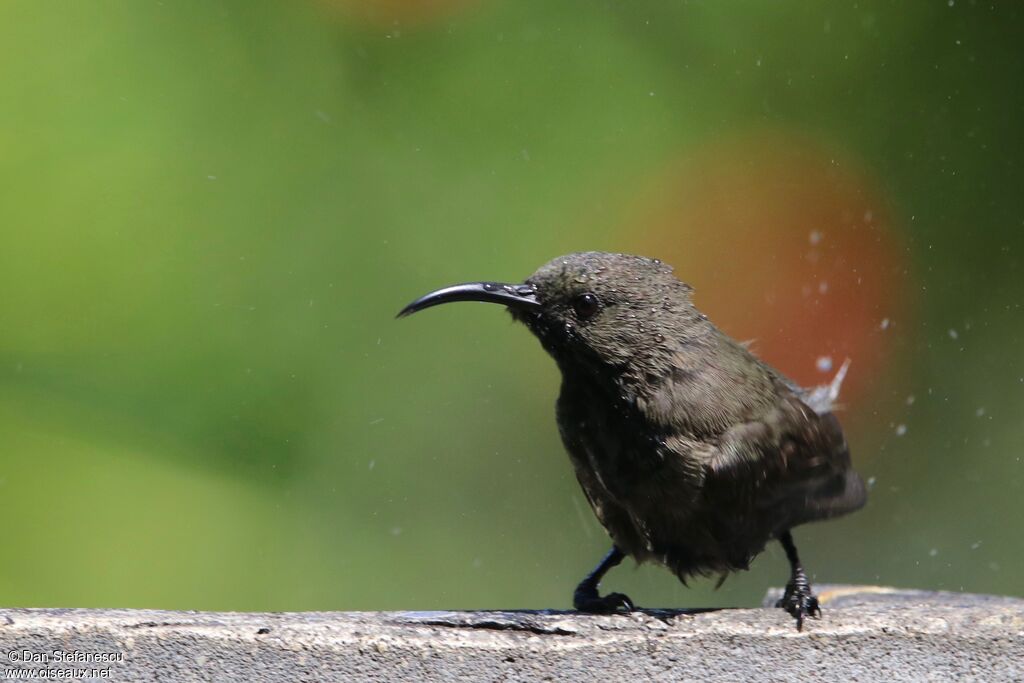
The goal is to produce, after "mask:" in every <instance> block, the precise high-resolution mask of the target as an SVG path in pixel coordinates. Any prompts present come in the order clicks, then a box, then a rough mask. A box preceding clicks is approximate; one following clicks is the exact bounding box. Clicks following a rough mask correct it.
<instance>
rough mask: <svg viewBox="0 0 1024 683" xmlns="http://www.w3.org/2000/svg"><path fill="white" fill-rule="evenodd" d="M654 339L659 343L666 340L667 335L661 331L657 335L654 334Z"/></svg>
mask: <svg viewBox="0 0 1024 683" xmlns="http://www.w3.org/2000/svg"><path fill="white" fill-rule="evenodd" d="M654 341H656V342H658V343H659V344H660V343H662V342H663V341H665V335H663V334H661V333H660V332H659V333H657V334H656V335H654Z"/></svg>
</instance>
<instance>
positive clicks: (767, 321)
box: [631, 133, 909, 404]
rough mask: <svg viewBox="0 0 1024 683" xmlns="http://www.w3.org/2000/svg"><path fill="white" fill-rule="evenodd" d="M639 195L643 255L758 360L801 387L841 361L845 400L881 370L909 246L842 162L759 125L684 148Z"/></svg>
mask: <svg viewBox="0 0 1024 683" xmlns="http://www.w3.org/2000/svg"><path fill="white" fill-rule="evenodd" d="M644 204H645V206H644V208H643V209H642V210H641V214H642V219H641V220H640V221H639V225H641V226H642V227H641V230H642V231H643V232H642V233H641V235H640V236H639V242H640V243H641V245H642V247H643V248H642V253H645V254H647V255H650V256H657V257H658V258H661V259H662V260H664V261H667V262H668V263H671V264H672V265H674V266H675V268H676V274H677V275H678V276H679V278H680V279H681V280H684V281H686V282H689V283H690V284H692V285H693V286H694V287H695V289H696V294H695V301H696V303H697V306H698V307H699V308H700V309H701V310H702V311H704V312H705V313H707V314H708V316H709V317H710V318H711V319H712V320H713V321H714V322H715V323H716V324H717V325H718V326H719V327H720V328H722V329H723V330H724V331H725V332H727V333H728V334H729V335H731V336H733V337H735V338H736V339H740V340H747V339H753V340H754V344H753V347H752V348H753V350H754V352H755V353H757V355H758V356H760V357H761V358H764V359H765V360H766V361H768V362H769V363H771V364H772V365H774V366H775V367H777V368H779V369H780V370H781V371H783V372H784V373H786V374H787V375H789V376H790V377H791V378H792V379H794V380H796V381H797V382H799V383H801V384H803V385H813V384H821V383H824V382H826V381H828V380H829V379H831V377H832V375H833V374H834V373H835V370H836V369H838V367H839V366H840V365H841V364H842V362H843V360H844V359H845V358H847V357H849V358H851V359H852V360H853V364H852V366H851V368H850V373H849V375H848V377H847V381H846V383H845V384H844V386H843V391H842V394H841V398H840V401H841V402H842V403H845V404H851V403H853V402H855V401H856V400H857V398H858V397H859V396H860V395H861V394H862V393H863V390H864V389H865V387H866V386H869V385H872V384H874V383H875V381H874V380H875V378H877V377H878V376H879V373H882V372H884V371H885V368H886V363H887V360H888V358H889V356H890V355H891V351H892V348H893V336H894V335H893V329H894V328H895V327H896V326H904V325H907V324H908V322H907V320H906V311H907V305H906V304H907V293H908V287H907V285H908V282H909V278H908V276H907V274H906V267H907V264H906V260H907V252H906V249H905V247H904V245H903V244H902V241H901V240H900V238H899V236H898V235H897V234H896V233H895V231H894V230H893V227H892V222H891V218H890V215H889V211H888V207H887V204H886V202H885V200H884V198H883V197H882V196H881V194H880V193H879V192H877V191H876V190H875V189H874V186H873V184H872V182H871V181H870V179H869V178H867V177H866V176H865V175H864V174H863V173H861V172H860V171H859V170H858V169H856V168H855V167H854V165H853V164H852V163H851V162H850V160H848V159H841V158H839V157H837V156H836V155H833V154H830V153H829V152H827V151H825V150H824V149H822V148H821V147H820V146H818V145H816V144H814V143H813V142H811V141H809V140H806V139H803V138H799V137H795V136H788V135H780V134H776V133H769V134H765V133H762V134H759V135H757V136H752V137H749V138H744V139H737V140H734V141H731V142H727V143H716V144H713V145H708V146H706V147H704V148H702V149H700V150H698V151H696V152H694V153H692V154H688V155H687V156H686V158H685V159H684V160H683V161H682V162H680V163H679V164H678V165H677V166H676V167H675V168H673V169H672V170H671V171H670V172H669V173H668V174H667V175H666V176H665V178H664V180H663V181H661V182H659V183H658V187H657V188H655V189H654V191H653V193H652V194H651V195H649V196H648V198H647V200H646V201H645V202H644ZM634 225H635V224H634ZM631 237H632V238H633V239H631V243H636V239H635V238H636V237H637V236H636V235H632V236H631Z"/></svg>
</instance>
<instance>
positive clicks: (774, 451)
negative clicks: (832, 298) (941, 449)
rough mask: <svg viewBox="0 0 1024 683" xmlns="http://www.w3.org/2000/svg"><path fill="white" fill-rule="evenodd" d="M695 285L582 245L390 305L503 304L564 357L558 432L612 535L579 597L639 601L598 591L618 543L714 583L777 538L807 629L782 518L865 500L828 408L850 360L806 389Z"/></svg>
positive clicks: (582, 602)
mask: <svg viewBox="0 0 1024 683" xmlns="http://www.w3.org/2000/svg"><path fill="white" fill-rule="evenodd" d="M692 291H693V290H692V288H691V287H690V286H689V285H687V284H685V283H683V282H680V281H679V280H677V279H676V278H675V276H674V275H673V274H672V269H671V268H670V267H669V266H667V265H665V264H663V263H662V262H661V261H658V260H654V259H648V258H642V257H639V256H627V255H622V254H606V253H602V252H586V253H577V254H569V255H567V256H562V257H560V258H556V259H555V260H553V261H551V262H550V263H548V264H547V265H544V266H542V267H541V268H540V270H538V271H537V272H536V273H534V274H533V275H531V276H530V277H529V278H527V280H526V282H525V283H523V284H521V285H514V284H502V283H497V282H471V283H467V284H461V285H454V286H452V287H445V288H444V289H439V290H437V291H435V292H431V293H430V294H427V295H426V296H424V297H421V298H419V299H417V300H416V301H413V302H412V303H411V304H409V305H408V306H406V307H405V308H404V309H402V311H401V313H399V317H402V316H405V315H409V314H410V313H415V312H416V311H421V310H423V309H425V308H429V307H431V306H436V305H437V304H443V303H448V302H451V301H486V302H491V303H498V304H504V305H505V306H507V307H508V309H509V311H510V312H511V313H512V316H513V318H515V319H516V320H518V321H520V322H522V323H523V324H525V325H526V326H527V327H528V328H529V329H530V330H531V331H532V332H533V333H534V334H535V335H536V336H537V338H538V339H539V340H540V343H541V344H542V345H543V346H544V348H545V349H546V350H547V352H548V353H549V354H551V356H552V357H553V358H554V359H555V361H556V362H557V363H558V367H559V368H560V369H561V371H562V388H561V393H560V395H559V397H558V404H557V417H558V427H559V430H560V432H561V435H562V441H563V443H564V444H565V447H566V449H567V450H568V451H569V456H570V458H571V460H572V464H573V467H574V468H575V470H576V478H577V479H578V480H579V482H580V485H581V486H582V487H583V492H584V493H585V494H586V496H587V500H588V501H590V506H591V507H592V508H593V510H594V513H595V514H596V515H597V517H598V519H599V520H600V521H601V524H603V525H604V527H605V529H607V531H608V533H609V535H610V536H611V538H612V542H613V543H614V545H613V546H612V549H611V551H610V552H609V553H608V555H607V556H606V557H605V558H604V559H603V560H602V561H601V563H600V564H599V565H598V566H597V567H596V568H595V569H594V570H593V571H592V572H591V573H590V574H589V575H588V576H587V577H586V578H585V579H583V581H582V582H581V583H580V584H579V586H578V587H577V588H576V592H575V594H574V596H573V605H574V606H575V608H576V609H578V610H581V611H585V612H601V613H609V612H628V611H631V610H632V609H634V607H633V603H632V602H631V601H630V599H629V598H628V597H626V596H625V595H622V594H620V593H612V594H609V595H603V596H602V595H600V594H599V593H598V585H599V583H600V581H601V579H602V578H603V577H604V575H605V573H606V572H607V571H608V570H609V569H611V568H612V567H614V566H616V565H618V564H619V563H620V562H621V561H622V559H623V558H624V557H625V556H626V555H629V556H631V557H633V558H635V559H636V560H637V561H638V562H645V561H653V562H659V563H661V564H663V565H665V566H666V567H667V568H669V569H670V570H671V571H672V572H674V573H675V574H676V576H678V577H679V579H680V580H681V581H683V583H684V584H685V582H686V579H687V578H688V577H690V576H693V575H710V574H720V575H721V580H724V579H725V577H726V576H727V575H728V573H729V572H732V571H736V570H739V569H747V568H748V567H749V565H750V562H751V560H752V559H753V558H754V556H756V555H757V554H758V553H760V552H761V551H762V550H764V547H765V544H766V543H768V541H770V540H772V539H778V541H779V542H780V543H781V544H782V547H783V548H784V549H785V551H786V557H787V558H788V559H789V564H790V567H791V569H792V573H791V575H790V579H789V582H788V583H787V584H786V590H785V593H784V594H783V597H782V599H781V600H779V602H778V605H777V606H778V607H782V608H783V609H785V610H786V611H787V612H789V614H791V615H792V616H793V617H794V618H795V619H796V624H797V629H801V630H802V628H803V622H804V618H805V617H808V616H819V615H820V614H821V610H820V609H819V606H818V600H817V598H816V597H815V596H814V594H813V593H812V591H811V586H810V583H809V582H808V580H807V574H806V573H805V572H804V569H803V567H802V566H801V564H800V559H799V557H798V556H797V550H796V546H795V545H794V543H793V536H792V533H791V529H793V527H795V526H797V525H799V524H804V523H805V522H813V521H816V520H820V519H827V518H829V517H837V516H839V515H843V514H846V513H848V512H852V511H854V510H856V509H858V508H860V507H861V506H863V505H864V502H865V499H866V493H865V489H864V482H863V480H862V479H861V478H860V476H859V475H858V474H857V473H856V472H854V471H853V470H852V469H851V465H850V453H849V450H848V448H847V445H846V440H845V438H844V437H843V432H842V429H841V428H840V426H839V421H838V420H837V419H836V417H835V415H833V414H832V412H831V408H832V402H833V401H834V400H835V398H836V397H837V395H838V390H839V383H840V382H841V381H842V377H843V375H844V374H845V369H846V367H845V365H844V366H843V368H842V369H841V370H840V372H839V374H838V375H837V376H836V380H835V381H833V383H832V384H831V385H826V386H823V387H818V388H817V389H813V390H806V389H802V388H800V387H799V386H797V385H796V384H794V383H793V382H791V381H790V380H788V379H786V378H785V377H783V376H782V375H781V374H780V373H779V372H778V371H776V370H774V369H773V368H771V367H769V366H768V365H767V364H765V363H764V362H762V361H760V360H759V359H757V358H756V357H755V356H754V355H753V354H751V353H750V351H749V350H748V349H747V348H746V346H745V345H743V344H740V343H738V342H736V341H734V340H732V339H731V338H729V337H728V336H726V335H725V334H723V333H722V332H721V331H719V329H718V328H716V327H715V326H714V325H713V324H712V323H711V322H710V321H709V320H708V318H707V316H705V315H704V314H702V313H701V312H700V311H698V310H697V309H696V308H695V307H694V305H693V303H692V301H691V295H692ZM721 580H720V582H721Z"/></svg>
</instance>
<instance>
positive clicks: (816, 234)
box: [807, 230, 824, 245]
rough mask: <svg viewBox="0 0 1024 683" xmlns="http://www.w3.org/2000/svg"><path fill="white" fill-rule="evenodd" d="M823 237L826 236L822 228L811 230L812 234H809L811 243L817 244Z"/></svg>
mask: <svg viewBox="0 0 1024 683" xmlns="http://www.w3.org/2000/svg"><path fill="white" fill-rule="evenodd" d="M822 237H824V235H823V234H822V233H821V231H820V230H811V234H810V235H808V236H807V239H808V240H810V242H811V244H814V245H817V244H821V238H822Z"/></svg>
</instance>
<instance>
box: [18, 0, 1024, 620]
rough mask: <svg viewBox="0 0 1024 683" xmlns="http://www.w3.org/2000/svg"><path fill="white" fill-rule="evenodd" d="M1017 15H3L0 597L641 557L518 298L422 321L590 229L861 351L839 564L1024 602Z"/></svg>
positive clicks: (82, 599) (367, 577)
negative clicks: (561, 409)
mask: <svg viewBox="0 0 1024 683" xmlns="http://www.w3.org/2000/svg"><path fill="white" fill-rule="evenodd" d="M1022 14H1024V12H1022V7H1021V6H1020V5H1018V4H1016V3H996V4H995V5H994V6H993V5H990V4H989V3H975V2H968V1H967V0H955V2H954V0H948V1H947V0H941V1H940V2H919V3H914V4H904V3H892V2H870V1H869V2H865V1H860V2H856V3H853V2H844V3H821V4H818V3H803V2H782V3H763V2H735V3H714V2H705V3H685V2H660V1H659V2H654V1H645V2H603V3H597V2H585V1H583V0H577V1H560V0H559V1H551V0H514V1H513V0H432V1H431V2H402V1H400V0H390V1H389V2H372V1H371V0H366V1H365V2H359V1H357V0H350V1H349V2H331V1H329V0H320V1H312V0H310V1H307V2H298V1H296V2H254V1H252V0H244V1H243V0H238V1H236V2H227V1H222V2H211V1H204V2H187V1H177V2H149V1H145V0H124V1H121V2H116V1H113V0H111V1H98V2H89V3H84V2H83V3H58V2H38V1H37V0H6V1H5V2H3V3H2V4H0V83H2V84H3V89H2V95H0V500H2V501H3V515H2V522H0V529H2V533H3V536H4V539H5V542H4V550H3V552H2V555H0V556H2V562H0V603H2V604H4V605H17V606H111V607H112V606H129V607H143V606H145V607H162V608H193V609H211V610H213V609H218V610H219V609H233V610H306V609H323V610H329V609H406V608H408V609H431V608H470V607H480V608H499V607H521V608H540V607H551V608H566V607H568V606H569V604H570V597H571V593H572V588H573V586H574V585H575V582H576V581H577V580H578V579H579V578H581V577H582V576H583V574H584V573H585V572H586V571H588V570H589V569H590V568H591V567H592V566H593V565H594V563H595V562H596V561H597V560H598V559H599V557H600V556H601V554H602V553H603V552H604V551H605V550H606V549H607V547H608V540H607V538H606V536H605V534H604V532H603V531H602V530H601V528H600V527H599V525H598V524H597V522H596V521H595V520H594V518H593V516H592V514H591V513H590V511H589V509H587V506H586V503H585V501H584V499H583V497H582V495H581V493H580V492H579V490H578V487H577V485H576V482H575V480H574V478H573V475H572V473H571V471H570V467H569V464H568V460H567V458H566V456H565V454H564V452H563V450H562V447H561V444H560V443H559V440H558V436H557V431H556V427H555V423H554V415H553V403H554V400H555V396H556V394H557V389H558V374H557V371H556V369H555V366H554V364H553V363H552V362H551V361H550V359H548V358H547V357H546V355H545V354H544V353H543V351H542V350H541V349H540V347H539V345H538V344H537V343H536V341H535V340H534V339H533V338H532V337H530V335H529V334H528V333H527V332H526V331H525V330H523V329H521V328H519V327H517V326H514V325H513V324H512V323H511V322H510V319H509V318H508V316H507V315H506V314H505V313H504V312H503V311H502V310H501V309H500V308H498V307H487V306H470V305H466V306H453V307H450V308H448V307H445V308H441V309H437V310H432V311H430V312H429V313H426V314H423V315H422V316H416V317H415V318H412V319H409V320H403V321H401V322H397V321H395V320H394V319H393V316H394V314H395V312H396V311H397V310H398V309H399V308H400V307H401V306H402V305H404V304H405V303H407V302H408V301H409V300H411V299H412V298H414V297H415V296H418V295H420V294H422V293H424V292H426V291H427V290H429V289H432V288H434V287H437V286H441V285H445V284H449V283H452V282H460V281H465V280H473V279H500V280H509V281H515V280H519V279H522V278H524V277H526V276H527V275H529V274H530V273H531V272H532V271H533V270H534V269H535V268H536V267H537V266H539V265H540V264H541V263H543V262H545V261H547V260H548V259H550V258H552V257H554V256H557V255H559V254H561V253H565V252H570V251H578V250H588V249H600V250H609V251H626V252H633V253H642V254H645V255H649V256H654V257H660V258H662V259H664V260H666V261H668V262H669V263H672V264H673V265H675V267H676V272H677V274H678V275H679V276H680V278H681V279H684V280H686V281H689V282H691V283H693V284H694V285H695V286H696V288H697V295H696V296H697V303H698V305H699V306H701V307H702V308H703V309H704V310H706V312H708V313H709V314H710V315H711V317H712V319H713V320H716V321H718V322H719V323H720V325H721V326H722V327H723V328H725V329H726V331H728V332H729V333H730V334H732V335H734V336H736V337H737V338H740V339H754V340H755V342H754V348H755V349H756V350H757V351H758V352H759V353H760V354H761V355H762V356H764V357H765V358H767V359H768V360H769V361H770V362H772V363H774V364H776V365H778V366H779V367H780V368H781V369H782V370H784V371H785V372H787V373H789V374H791V375H792V376H793V377H795V378H797V379H798V380H800V381H802V382H805V383H813V382H820V381H825V380H827V379H828V378H830V377H831V374H832V372H834V369H835V367H837V366H838V364H839V362H841V360H842V359H843V358H845V357H850V358H852V360H853V365H852V368H851V375H850V378H849V381H848V384H847V386H846V391H847V393H846V396H845V401H844V402H845V409H844V411H843V413H842V414H841V419H842V420H843V422H844V424H845V425H846V426H847V431H848V438H849V441H850V443H851V446H852V449H853V453H854V459H855V462H856V463H857V467H858V469H859V470H860V471H861V472H862V473H863V474H864V476H865V477H866V478H870V481H871V484H872V495H871V499H870V501H869V506H868V507H867V508H866V509H865V510H864V511H863V512H860V513H858V514H856V515H853V516H851V517H848V518H844V519H842V520H839V521H835V522H831V523H828V524H823V525H817V526H813V525H812V526H808V527H803V528H801V529H799V530H798V532H797V540H798V544H799V546H800V548H801V552H802V554H803V556H804V559H805V563H806V564H807V565H808V567H809V568H810V569H811V570H812V572H813V573H814V575H815V579H816V580H817V581H818V582H857V583H876V582H877V583H883V584H893V585H900V586H914V587H920V588H941V589H949V590H967V591H981V592H995V593H1009V594H1017V595H1024V580H1022V578H1021V571H1020V564H1021V560H1022V559H1024V551H1022V548H1021V542H1020V540H1019V539H1020V532H1019V530H1018V529H1017V522H1018V520H1019V519H1020V515H1021V509H1022V508H1021V500H1022V498H1024V463H1022V462H1021V454H1022V450H1024V354H1022V348H1024V346H1022V341H1024V339H1022V337H1024V334H1022V333H1024V310H1022V308H1021V303H1022V301H1024V278H1022V275H1024V273H1022V269H1021V265H1020V264H1021V256H1020V255H1021V250H1022V248H1024V193H1022V192H1021V188H1022V182H1024V167H1022V165H1021V151H1022V143H1024V139H1022V137H1024V136H1022V131H1024V123H1022V122H1024V87H1022V84H1024V56H1022V52H1021V49H1020V36H1021V35H1024V16H1022ZM830 368H831V369H830ZM786 576H787V571H786V563H785V559H784V557H783V554H782V552H781V551H780V550H779V549H778V548H777V547H772V548H769V550H768V551H767V552H766V553H765V554H764V555H762V556H761V558H760V559H759V560H758V561H757V562H756V563H755V565H754V567H753V568H752V570H751V571H749V572H746V573H742V574H739V575H735V576H733V577H732V578H731V579H730V580H729V581H728V582H726V584H725V585H724V586H723V587H722V589H720V590H719V591H718V592H717V593H714V592H713V591H712V590H711V586H712V583H713V581H696V582H695V583H694V585H693V586H692V587H691V588H690V589H686V588H684V587H682V586H681V585H680V584H679V583H678V582H677V581H676V580H675V579H674V578H673V577H672V576H671V575H670V574H669V573H668V572H666V571H664V570H662V569H660V568H656V567H642V568H640V569H638V570H633V569H632V568H630V567H627V566H624V567H623V568H621V569H620V570H618V571H616V572H614V573H613V574H612V575H611V576H610V578H609V580H608V581H607V585H608V586H609V587H610V588H612V589H615V590H622V591H625V592H627V593H629V594H630V595H631V596H632V597H633V598H634V599H635V600H636V601H637V602H638V603H639V604H641V605H649V606H653V605H659V606H690V605H692V606H697V605H713V604H717V605H752V604H756V603H757V602H758V601H759V600H760V597H761V595H762V594H763V592H764V590H765V589H766V588H767V587H768V586H770V585H781V583H783V582H784V580H785V578H786Z"/></svg>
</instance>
